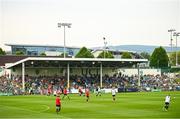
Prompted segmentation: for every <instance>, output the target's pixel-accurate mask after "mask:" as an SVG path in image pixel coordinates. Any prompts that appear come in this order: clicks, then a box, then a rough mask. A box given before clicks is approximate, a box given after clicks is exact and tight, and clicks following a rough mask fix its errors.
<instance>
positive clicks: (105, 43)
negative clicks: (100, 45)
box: [103, 37, 107, 58]
mask: <svg viewBox="0 0 180 119" xmlns="http://www.w3.org/2000/svg"><path fill="white" fill-rule="evenodd" d="M103 40H104V58H105V57H106V52H105V51H106V45H107V42H106V38H105V37H103Z"/></svg>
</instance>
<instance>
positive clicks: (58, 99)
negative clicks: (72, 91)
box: [56, 97, 61, 105]
mask: <svg viewBox="0 0 180 119" xmlns="http://www.w3.org/2000/svg"><path fill="white" fill-rule="evenodd" d="M56 105H61V100H60V98H59V97H57V98H56Z"/></svg>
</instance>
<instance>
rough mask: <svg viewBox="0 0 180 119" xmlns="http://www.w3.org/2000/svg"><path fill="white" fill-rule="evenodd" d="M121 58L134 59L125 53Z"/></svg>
mask: <svg viewBox="0 0 180 119" xmlns="http://www.w3.org/2000/svg"><path fill="white" fill-rule="evenodd" d="M121 58H122V59H132V56H131V54H130V53H129V52H123V53H122V56H121Z"/></svg>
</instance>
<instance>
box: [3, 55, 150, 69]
mask: <svg viewBox="0 0 180 119" xmlns="http://www.w3.org/2000/svg"><path fill="white" fill-rule="evenodd" d="M27 61H61V62H64V63H67V62H102V63H103V62H106V63H107V62H108V63H110V64H111V63H119V62H135V63H141V62H148V60H147V59H103V58H59V57H27V58H24V59H21V60H19V61H17V62H14V63H13V64H10V65H8V66H6V68H11V67H13V66H16V65H18V64H21V63H23V62H27Z"/></svg>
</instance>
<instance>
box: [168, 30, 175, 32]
mask: <svg viewBox="0 0 180 119" xmlns="http://www.w3.org/2000/svg"><path fill="white" fill-rule="evenodd" d="M173 31H176V30H175V29H169V30H168V32H173Z"/></svg>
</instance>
